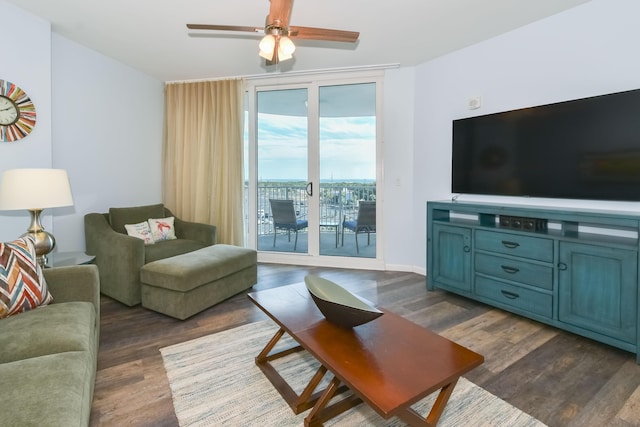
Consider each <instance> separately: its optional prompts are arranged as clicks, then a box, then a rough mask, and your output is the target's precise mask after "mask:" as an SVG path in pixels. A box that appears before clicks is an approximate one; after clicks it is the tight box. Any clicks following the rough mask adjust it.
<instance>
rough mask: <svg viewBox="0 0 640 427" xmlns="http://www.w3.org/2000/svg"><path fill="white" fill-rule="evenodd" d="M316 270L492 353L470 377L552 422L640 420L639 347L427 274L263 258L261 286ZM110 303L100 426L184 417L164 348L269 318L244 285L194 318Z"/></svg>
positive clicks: (99, 388)
mask: <svg viewBox="0 0 640 427" xmlns="http://www.w3.org/2000/svg"><path fill="white" fill-rule="evenodd" d="M307 274H317V275H321V276H323V277H326V278H327V279H329V280H333V281H335V282H337V283H340V284H341V285H344V286H345V287H347V288H349V289H350V290H352V291H354V292H356V293H358V294H359V295H361V296H362V297H364V298H367V299H369V300H371V301H374V302H376V304H377V305H380V306H383V307H385V308H387V309H390V310H392V311H394V312H396V313H398V314H400V315H402V316H405V317H406V318H408V319H410V320H412V321H414V322H415V323H418V324H420V325H422V326H425V327H428V328H430V329H432V330H434V331H436V332H438V333H440V334H441V335H443V336H446V337H448V338H449V339H452V340H454V341H456V342H458V343H460V344H462V345H465V346H467V347H469V348H471V349H473V350H475V351H477V352H479V353H481V354H483V355H484V356H485V363H484V364H483V365H482V366H480V367H479V368H477V369H475V370H473V371H471V372H470V373H468V374H467V375H466V376H465V377H466V378H467V379H469V380H471V381H473V382H474V383H476V384H478V385H480V386H481V387H483V388H485V389H486V390H488V391H490V392H491V393H493V394H495V395H497V396H499V397H501V398H502V399H504V400H506V401H508V402H510V403H511V404H512V405H514V406H516V407H518V408H520V409H522V410H523V411H525V412H527V413H529V414H531V415H533V416H535V417H536V418H538V419H539V420H541V421H543V422H544V423H546V424H548V425H549V426H581V427H582V426H640V366H638V365H637V364H636V362H635V355H633V354H631V353H628V352H625V351H621V350H618V349H615V348H613V347H610V346H607V345H604V344H600V343H597V342H595V341H591V340H589V339H586V338H582V337H579V336H577V335H573V334H571V333H568V332H564V331H560V330H558V329H555V328H552V327H548V326H545V325H542V324H540V323H537V322H534V321H531V320H527V319H524V318H522V317H519V316H516V315H512V314H509V313H507V312H504V311H501V310H498V309H495V308H492V307H489V306H486V305H484V304H480V303H477V302H474V301H471V300H468V299H466V298H462V297H458V296H456V295H453V294H450V293H446V292H441V291H436V292H427V290H426V287H425V282H424V277H423V276H420V275H417V274H412V273H401V272H380V271H362V270H343V269H331V268H313V267H299V266H286V265H269V264H263V265H260V266H259V269H258V284H257V285H256V286H254V288H253V290H260V289H267V288H271V287H276V286H282V285H288V284H292V283H296V282H301V281H303V279H304V276H305V275H307ZM101 310H102V314H101V340H100V351H99V356H98V373H97V378H96V385H95V393H94V400H93V407H92V413H91V425H92V426H124V425H127V426H154V427H157V426H177V425H178V422H177V419H176V417H175V414H174V411H173V404H172V401H171V392H170V390H169V384H168V382H167V378H166V374H165V371H164V366H163V364H162V357H161V355H160V352H159V349H160V348H161V347H165V346H168V345H171V344H175V343H179V342H183V341H187V340H190V339H194V338H197V337H200V336H203V335H208V334H212V333H215V332H218V331H221V330H225V329H230V328H233V327H236V326H239V325H243V324H246V323H250V322H255V321H258V320H263V319H266V318H267V317H266V316H265V315H264V314H263V313H262V312H261V311H259V309H257V308H256V307H255V306H253V304H252V303H251V302H250V301H249V300H248V298H247V297H246V295H245V293H242V294H240V295H236V296H235V297H233V298H231V299H229V300H227V301H225V302H223V303H221V304H218V305H216V306H215V307H212V308H210V309H208V310H206V311H204V312H202V313H200V314H198V315H196V316H194V317H192V318H190V319H187V320H185V321H179V320H175V319H172V318H169V317H166V316H163V315H161V314H157V313H154V312H152V311H148V310H145V309H144V308H142V307H140V306H137V307H133V308H130V307H125V306H124V305H122V304H120V303H117V302H115V301H113V300H111V299H109V298H107V297H104V296H103V297H102V303H101ZM425 363H429V355H425ZM283 403H284V402H283Z"/></svg>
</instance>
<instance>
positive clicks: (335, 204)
mask: <svg viewBox="0 0 640 427" xmlns="http://www.w3.org/2000/svg"><path fill="white" fill-rule="evenodd" d="M306 187H307V183H306V182H282V183H280V182H259V183H258V204H257V206H258V212H257V215H258V235H259V236H260V235H265V234H273V223H272V219H271V218H272V217H271V206H270V205H269V199H287V200H293V206H294V208H295V210H296V215H297V217H298V219H306V218H307V216H308V208H309V204H308V196H307V192H306ZM247 190H248V188H247V187H246V184H245V195H246V194H248V191H247ZM315 191H318V194H319V195H320V224H321V225H322V224H341V223H342V219H343V218H344V217H346V218H347V219H355V218H356V216H357V214H358V202H359V201H360V200H371V201H373V200H376V185H375V182H371V183H365V184H363V183H353V182H340V183H330V184H327V183H321V184H320V188H319V189H314V192H315ZM247 202H248V200H247V199H246V197H245V208H246V207H247V206H248V204H246V203H247ZM245 212H248V210H247V209H245Z"/></svg>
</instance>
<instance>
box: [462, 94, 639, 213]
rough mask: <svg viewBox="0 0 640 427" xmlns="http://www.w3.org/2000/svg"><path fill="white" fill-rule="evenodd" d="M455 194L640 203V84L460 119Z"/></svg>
mask: <svg viewBox="0 0 640 427" xmlns="http://www.w3.org/2000/svg"><path fill="white" fill-rule="evenodd" d="M452 146H453V153H452V154H453V157H452V180H451V191H452V193H464V194H486V195H506V196H526V197H545V198H547V197H548V198H565V199H593V200H619V201H640V89H637V90H631V91H626V92H619V93H613V94H609V95H602V96H595V97H590V98H584V99H577V100H572V101H566V102H559V103H555V104H548V105H541V106H537V107H532V108H524V109H519V110H513V111H506V112H502V113H496V114H489V115H484V116H477V117H470V118H465V119H459V120H454V121H453V144H452Z"/></svg>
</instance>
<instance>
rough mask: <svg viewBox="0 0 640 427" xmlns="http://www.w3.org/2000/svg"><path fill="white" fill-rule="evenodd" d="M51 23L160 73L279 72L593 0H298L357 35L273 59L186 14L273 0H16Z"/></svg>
mask: <svg viewBox="0 0 640 427" xmlns="http://www.w3.org/2000/svg"><path fill="white" fill-rule="evenodd" d="M7 1H8V2H10V3H13V4H15V5H16V6H18V7H21V8H23V9H25V10H27V11H30V12H31V13H33V14H34V15H37V16H40V17H42V18H43V19H45V20H47V21H49V22H51V24H52V30H53V31H54V32H56V33H58V34H60V35H62V36H64V37H66V38H68V39H70V40H73V41H75V42H77V43H80V44H82V45H84V46H87V47H89V48H91V49H93V50H96V51H98V52H101V53H103V54H105V55H107V56H109V57H112V58H114V59H116V60H118V61H120V62H123V63H125V64H128V65H129V66H131V67H133V68H135V69H138V70H140V71H142V72H144V73H146V74H148V75H150V76H153V77H155V78H157V79H159V80H161V81H175V80H191V79H207V78H218V77H232V76H247V75H256V74H264V73H273V72H286V71H308V70H320V69H333V68H349V67H358V66H367V65H380V64H399V65H401V66H411V65H416V64H420V63H423V62H425V61H428V60H430V59H433V58H435V57H438V56H440V55H443V54H446V53H448V52H451V51H454V50H457V49H460V48H463V47H466V46H469V45H472V44H474V43H477V42H480V41H483V40H486V39H488V38H491V37H494V36H497V35H499V34H502V33H505V32H507V31H510V30H512V29H515V28H518V27H521V26H524V25H527V24H529V23H531V22H534V21H536V20H539V19H542V18H545V17H547V16H550V15H553V14H555V13H558V12H562V11H564V10H566V9H569V8H571V7H574V6H577V5H579V4H582V3H586V2H587V1H589V0H386V1H382V0H322V1H319V0H295V1H294V5H293V11H292V14H291V20H290V25H293V26H296V25H297V26H306V27H324V28H331V29H340V30H350V31H359V32H360V40H359V42H358V43H357V44H356V45H350V44H341V43H329V42H318V41H305V40H296V41H295V42H296V45H297V49H296V52H295V55H294V59H293V60H289V61H286V62H282V63H281V64H280V65H278V67H280V68H279V69H276V66H269V67H267V66H266V65H265V64H264V60H262V58H260V57H259V56H258V42H259V39H260V35H259V34H257V35H255V36H252V35H245V33H220V32H217V33H214V32H203V31H189V30H187V28H186V26H185V24H187V23H196V24H219V25H243V26H257V27H262V26H264V21H265V17H266V15H267V14H268V11H269V3H268V0H7Z"/></svg>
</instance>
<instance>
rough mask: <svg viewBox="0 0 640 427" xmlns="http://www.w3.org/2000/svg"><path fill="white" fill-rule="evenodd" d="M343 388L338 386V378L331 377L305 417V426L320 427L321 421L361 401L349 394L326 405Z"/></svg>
mask: <svg viewBox="0 0 640 427" xmlns="http://www.w3.org/2000/svg"><path fill="white" fill-rule="evenodd" d="M343 388H344V386H340V380H339V379H338V378H336V377H333V379H332V380H331V382H330V383H329V385H328V386H327V388H326V389H325V390H324V392H323V393H322V396H320V398H319V399H318V401H317V402H316V404H315V405H314V406H313V408H312V409H311V411H310V412H309V415H307V416H306V417H305V419H304V425H305V427H321V426H322V423H323V422H325V421H327V420H330V419H331V418H333V417H335V416H337V415H340V414H341V413H343V412H344V411H346V410H348V409H351V408H353V407H354V406H357V405H359V404H360V403H362V399H360V398H359V397H358V396H356V395H355V394H351V395H349V396H347V397H345V398H344V399H342V400H340V401H338V402H336V403H334V404H332V405H331V406H327V405H328V404H329V402H330V401H331V399H332V398H333V397H334V396H335V395H336V394H340V393H341V392H342V390H343Z"/></svg>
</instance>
